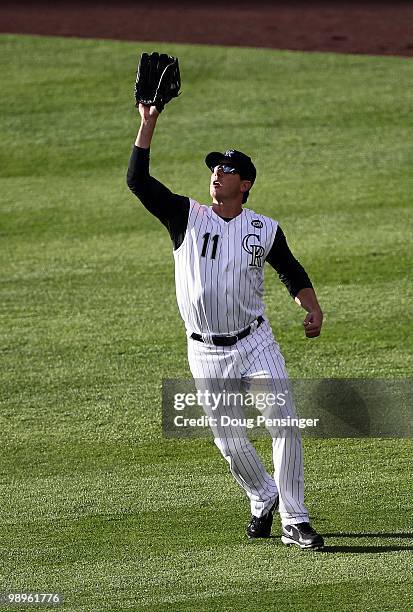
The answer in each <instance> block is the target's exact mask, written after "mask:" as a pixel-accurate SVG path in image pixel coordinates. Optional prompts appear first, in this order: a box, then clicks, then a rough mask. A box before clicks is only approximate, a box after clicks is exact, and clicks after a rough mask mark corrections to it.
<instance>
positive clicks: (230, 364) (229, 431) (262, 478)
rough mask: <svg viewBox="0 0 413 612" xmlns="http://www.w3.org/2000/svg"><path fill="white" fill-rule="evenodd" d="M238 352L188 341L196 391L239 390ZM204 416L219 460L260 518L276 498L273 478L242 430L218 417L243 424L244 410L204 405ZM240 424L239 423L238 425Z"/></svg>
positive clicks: (254, 513)
mask: <svg viewBox="0 0 413 612" xmlns="http://www.w3.org/2000/svg"><path fill="white" fill-rule="evenodd" d="M237 357H238V355H237V351H233V350H232V351H231V350H229V349H228V348H227V347H211V346H208V345H204V344H201V343H199V345H198V344H196V343H194V342H193V341H191V340H190V341H189V345H188V359H189V365H190V368H191V373H192V375H193V377H194V379H195V384H196V386H197V388H198V389H200V390H201V391H203V392H204V391H205V390H206V389H208V391H209V392H210V393H215V394H217V393H219V392H222V391H223V389H225V390H226V391H229V390H230V388H231V381H232V383H233V386H234V385H235V387H236V386H237V385H238V386H239V381H240V377H239V364H238V363H237ZM203 408H204V412H205V413H206V414H207V415H208V416H211V417H213V418H215V419H217V425H216V426H211V430H212V432H213V435H214V442H215V444H216V446H217V447H218V449H219V450H220V452H221V454H222V456H223V457H224V458H225V460H226V461H227V462H228V464H229V467H230V470H231V473H232V475H233V476H234V478H235V480H236V481H237V482H238V484H239V485H240V486H241V487H242V488H243V489H244V491H245V493H246V495H247V497H248V498H249V500H250V505H251V514H253V515H254V516H258V517H260V516H262V515H263V514H266V513H267V512H268V510H269V509H270V507H271V506H272V504H273V502H274V499H275V497H276V495H277V487H276V484H275V482H274V479H273V478H272V476H270V475H269V474H268V472H267V470H266V469H265V467H264V466H263V464H262V462H261V460H260V458H259V457H258V454H257V452H256V450H255V448H254V446H253V445H252V444H251V442H250V441H249V440H248V437H247V430H246V428H245V427H244V426H228V425H226V426H222V425H221V424H220V420H221V416H227V417H229V418H231V419H233V418H235V419H238V420H240V419H241V420H242V419H244V418H245V415H244V411H243V408H242V407H241V406H239V405H230V406H228V405H222V404H220V405H219V406H218V407H217V408H216V409H214V410H213V409H212V408H211V406H210V405H204V406H203ZM238 422H240V421H238Z"/></svg>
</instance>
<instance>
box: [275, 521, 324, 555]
mask: <svg viewBox="0 0 413 612" xmlns="http://www.w3.org/2000/svg"><path fill="white" fill-rule="evenodd" d="M281 541H282V542H283V543H284V544H287V545H288V544H295V545H296V546H299V547H300V548H312V549H315V550H317V549H319V548H323V546H324V540H323V538H322V537H321V535H320V534H319V533H317V532H316V531H315V529H313V528H312V527H311V525H310V523H298V524H297V525H286V526H285V527H283V534H282V536H281Z"/></svg>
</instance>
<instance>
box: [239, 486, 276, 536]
mask: <svg viewBox="0 0 413 612" xmlns="http://www.w3.org/2000/svg"><path fill="white" fill-rule="evenodd" d="M278 506H279V497H278V495H277V497H276V499H275V502H274V503H273V505H272V506H271V508H270V510H269V512H267V514H264V516H261V517H259V518H258V516H251V520H250V522H249V524H248V526H247V529H246V532H247V536H248V537H249V538H269V537H270V536H271V527H272V519H273V514H274V512H275V511H276V510H278Z"/></svg>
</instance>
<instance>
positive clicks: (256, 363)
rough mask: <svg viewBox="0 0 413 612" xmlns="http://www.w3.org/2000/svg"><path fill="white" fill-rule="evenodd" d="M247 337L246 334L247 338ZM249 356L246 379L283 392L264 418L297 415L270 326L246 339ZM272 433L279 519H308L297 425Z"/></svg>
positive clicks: (277, 428) (266, 409) (271, 428)
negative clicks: (283, 394) (282, 398)
mask: <svg viewBox="0 0 413 612" xmlns="http://www.w3.org/2000/svg"><path fill="white" fill-rule="evenodd" d="M246 340H248V338H247V339H246ZM248 342H249V345H250V348H249V354H250V355H251V356H252V358H251V357H250V360H249V364H248V372H247V375H248V381H249V382H250V384H253V381H254V379H255V380H258V381H261V384H260V385H259V386H260V388H261V390H263V387H262V381H264V388H265V387H266V388H267V391H270V392H272V393H274V394H275V395H276V394H277V393H284V392H285V391H286V389H287V390H288V393H287V394H285V402H286V403H285V404H284V405H278V404H275V405H274V406H272V407H267V408H265V413H264V415H265V416H266V417H267V418H271V419H274V418H286V417H288V416H290V417H291V418H295V417H296V411H295V405H294V400H293V397H292V394H291V389H290V388H289V383H288V374H287V371H286V368H285V362H284V358H283V356H282V354H281V352H280V350H279V347H278V344H277V343H276V342H275V341H274V340H273V338H272V333H271V331H270V328H269V326H267V328H266V326H263V329H261V328H259V329H258V330H256V332H255V333H254V334H252V337H251V338H249V340H248ZM267 429H268V431H269V433H270V435H271V437H272V449H273V463H274V480H275V483H276V485H277V488H278V492H279V496H280V510H279V511H280V517H281V521H282V523H283V524H284V525H285V524H293V523H301V522H307V521H308V511H307V508H306V506H305V504H304V468H303V453H302V441H301V433H300V431H299V429H297V428H296V427H267Z"/></svg>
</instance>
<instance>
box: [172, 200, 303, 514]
mask: <svg viewBox="0 0 413 612" xmlns="http://www.w3.org/2000/svg"><path fill="white" fill-rule="evenodd" d="M277 226H278V224H277V222H276V221H274V220H273V219H270V218H268V217H265V216H263V215H259V214H256V213H255V212H254V211H252V210H249V209H246V208H244V209H243V211H242V213H241V214H240V215H238V216H237V217H235V218H234V219H232V220H231V221H229V222H226V221H224V220H223V219H221V218H220V217H219V216H218V215H217V214H216V213H214V211H213V210H212V207H210V206H204V205H200V204H199V203H198V202H196V201H194V200H190V210H189V218H188V226H187V231H186V234H185V238H184V241H183V243H182V244H181V246H180V247H179V248H178V249H177V250H175V251H174V258H175V278H176V295H177V301H178V306H179V311H180V313H181V316H182V318H183V320H184V322H185V327H186V330H187V335H188V361H189V365H190V369H191V373H192V375H193V377H194V379H195V380H196V384H197V386H198V388H203V389H205V388H208V390H209V391H210V392H215V393H217V392H219V391H222V390H223V387H225V381H227V382H230V381H229V380H228V379H236V380H237V381H242V382H243V384H245V388H246V389H248V388H250V387H251V385H252V386H253V384H254V380H257V379H258V380H263V379H265V380H266V385H267V388H268V390H270V391H274V392H275V393H277V392H280V391H281V392H282V391H284V390H285V382H284V384H283V381H285V380H286V379H287V378H288V376H287V372H286V369H285V362H284V358H283V356H282V355H281V353H280V350H279V347H278V344H277V342H276V341H275V340H274V337H273V334H272V331H271V328H270V325H269V323H268V322H267V321H264V323H262V324H261V325H260V326H259V327H257V325H256V323H254V322H255V320H256V319H257V317H258V316H260V315H261V316H263V314H264V304H263V301H262V296H263V289H264V277H263V265H264V261H265V257H266V256H267V254H268V252H269V250H270V249H271V246H272V244H273V242H274V238H275V234H276V231H277ZM250 324H252V330H253V331H252V332H251V333H250V334H249V335H248V336H247V337H245V338H243V339H241V340H239V341H238V342H237V343H236V344H235V345H232V346H215V345H214V344H212V343H211V339H210V336H211V335H212V334H214V335H215V334H216V335H219V334H234V333H237V332H239V331H241V330H243V329H245V327H247V326H248V325H250ZM193 332H195V333H197V334H202V336H203V338H204V340H205V342H198V341H196V340H193V339H191V338H189V336H190V335H191V333H193ZM227 390H228V389H227ZM204 410H205V412H206V414H207V415H209V416H214V417H217V416H218V415H220V414H226V415H228V416H230V417H238V418H241V417H243V416H244V415H243V412H242V408H241V407H239V406H236V407H235V406H219V407H218V409H217V410H214V411H213V413H212V412H211V408H210V407H208V406H204ZM277 411H278V412H277V414H275V413H273V414H270V413H269V412H268V411H266V413H265V416H267V417H271V416H277V417H286V416H290V417H294V416H296V415H295V408H294V404H293V401H292V398H290V399H289V401H288V402H287V403H286V404H285V406H283V407H277ZM212 430H213V433H214V437H215V444H216V445H217V446H218V448H219V450H220V451H221V453H222V455H223V456H224V458H225V459H226V460H227V461H228V463H229V465H230V469H231V472H232V474H233V476H234V477H235V479H236V480H237V482H238V483H239V484H240V485H241V486H242V487H243V489H244V490H245V492H246V494H247V496H248V497H249V499H250V503H251V513H252V514H253V515H255V516H258V517H260V516H262V515H264V514H266V513H267V512H268V511H269V509H270V508H271V506H272V504H273V502H274V500H275V497H276V495H277V492H278V493H279V496H280V516H281V520H282V522H283V524H287V523H289V524H292V523H301V522H307V521H308V512H307V509H306V507H305V505H304V482H303V461H302V451H301V438H300V434H299V432H298V431H296V430H295V429H294V430H289V431H288V433H285V431H284V435H283V432H280V431H279V430H277V431H274V430H270V434H271V435H272V438H273V463H274V476H273V477H272V476H270V475H269V474H268V473H267V471H266V469H265V468H264V466H263V464H262V462H261V460H260V459H259V457H258V455H257V452H256V451H255V448H254V447H253V445H252V444H251V443H250V442H249V440H248V438H247V434H246V429H243V428H241V429H240V428H239V427H236V428H232V427H230V426H226V427H221V426H219V425H217V426H216V427H212Z"/></svg>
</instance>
